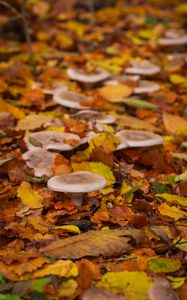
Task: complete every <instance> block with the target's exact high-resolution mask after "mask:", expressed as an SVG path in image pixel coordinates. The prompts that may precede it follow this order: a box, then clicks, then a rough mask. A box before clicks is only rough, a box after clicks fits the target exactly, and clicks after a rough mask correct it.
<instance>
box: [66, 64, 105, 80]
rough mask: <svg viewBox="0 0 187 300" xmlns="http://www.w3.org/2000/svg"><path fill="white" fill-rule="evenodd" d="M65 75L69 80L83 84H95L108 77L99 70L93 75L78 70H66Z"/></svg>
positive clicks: (103, 71)
mask: <svg viewBox="0 0 187 300" xmlns="http://www.w3.org/2000/svg"><path fill="white" fill-rule="evenodd" d="M67 74H68V76H69V77H70V78H71V79H73V80H76V81H79V82H85V83H97V82H100V81H103V80H106V79H107V78H109V77H110V73H109V72H107V71H105V70H101V69H99V70H97V71H96V73H95V74H90V73H88V72H84V71H83V70H80V69H75V68H68V69H67Z"/></svg>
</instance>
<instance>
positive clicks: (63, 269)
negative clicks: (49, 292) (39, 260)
mask: <svg viewBox="0 0 187 300" xmlns="http://www.w3.org/2000/svg"><path fill="white" fill-rule="evenodd" d="M48 275H58V276H61V277H76V276H77V275H78V268H77V266H76V265H75V264H74V263H73V262H72V261H71V260H58V261H56V262H54V263H52V264H49V265H47V266H46V267H44V268H43V269H41V270H39V271H36V272H35V273H34V277H35V278H36V277H44V276H48Z"/></svg>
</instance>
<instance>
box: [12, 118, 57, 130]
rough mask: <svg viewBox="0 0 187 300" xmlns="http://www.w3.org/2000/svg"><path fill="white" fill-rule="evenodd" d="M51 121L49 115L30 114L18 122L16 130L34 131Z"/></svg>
mask: <svg viewBox="0 0 187 300" xmlns="http://www.w3.org/2000/svg"><path fill="white" fill-rule="evenodd" d="M52 119H53V116H51V115H42V114H30V115H28V116H26V117H25V118H24V119H22V120H20V121H19V122H18V124H17V126H16V130H17V131H19V130H34V129H37V128H40V127H41V126H42V125H43V124H45V123H47V122H50V121H51V120H52Z"/></svg>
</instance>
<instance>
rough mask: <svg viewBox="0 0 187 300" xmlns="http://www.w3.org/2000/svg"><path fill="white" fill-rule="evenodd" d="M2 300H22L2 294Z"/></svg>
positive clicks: (0, 295) (0, 299)
mask: <svg viewBox="0 0 187 300" xmlns="http://www.w3.org/2000/svg"><path fill="white" fill-rule="evenodd" d="M0 300H21V298H20V297H19V296H16V295H11V294H6V295H3V294H0Z"/></svg>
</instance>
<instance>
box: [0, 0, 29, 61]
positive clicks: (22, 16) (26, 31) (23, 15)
mask: <svg viewBox="0 0 187 300" xmlns="http://www.w3.org/2000/svg"><path fill="white" fill-rule="evenodd" d="M26 1H27V0H22V4H21V13H19V11H18V10H17V9H15V8H14V7H13V6H11V5H10V4H9V3H7V2H5V1H2V0H0V5H3V6H4V7H6V8H8V9H9V10H11V11H12V12H13V13H14V14H15V15H16V16H17V17H18V18H20V19H21V20H22V22H23V29H24V34H25V40H26V43H27V45H28V48H29V56H30V61H31V64H32V65H33V66H34V54H33V51H32V41H31V35H30V32H29V29H28V24H27V18H26Z"/></svg>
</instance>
